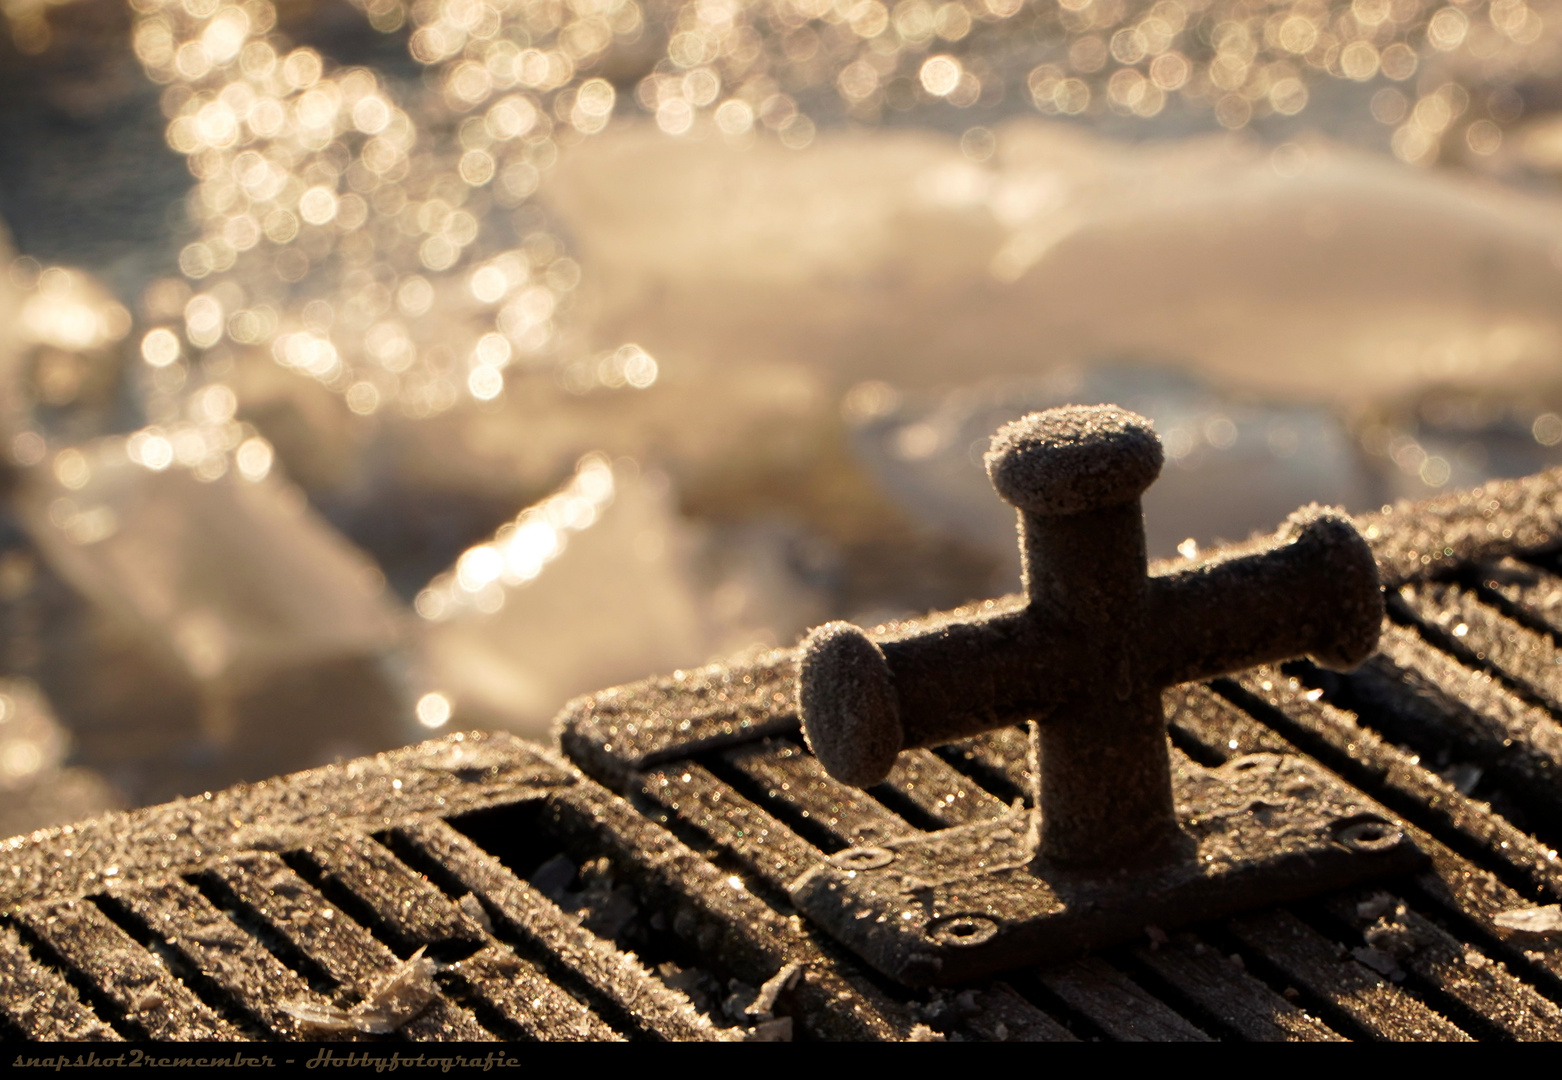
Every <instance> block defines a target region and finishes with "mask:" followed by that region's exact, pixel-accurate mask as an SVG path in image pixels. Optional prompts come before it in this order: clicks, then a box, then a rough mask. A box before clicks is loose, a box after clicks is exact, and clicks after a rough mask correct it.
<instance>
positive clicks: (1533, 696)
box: [1389, 581, 1562, 713]
mask: <svg viewBox="0 0 1562 1080" xmlns="http://www.w3.org/2000/svg"><path fill="white" fill-rule="evenodd" d="M1390 600H1391V603H1390V605H1389V611H1390V613H1391V614H1392V615H1393V616H1394V618H1395V619H1396V620H1397V621H1400V622H1409V623H1411V624H1413V625H1414V626H1415V627H1416V628H1417V629H1418V630H1419V631H1420V632H1421V635H1422V636H1423V637H1425V638H1426V639H1427V640H1428V641H1430V642H1431V643H1432V644H1434V645H1436V646H1437V647H1438V648H1440V649H1442V650H1443V651H1444V652H1446V653H1448V654H1449V655H1451V656H1454V657H1457V658H1458V659H1459V661H1460V662H1461V663H1463V664H1465V665H1466V666H1468V667H1473V668H1476V669H1478V670H1485V671H1488V672H1490V673H1491V674H1492V675H1495V676H1497V677H1498V678H1500V679H1501V680H1502V681H1503V682H1504V683H1506V684H1507V685H1508V686H1509V687H1510V688H1512V689H1513V691H1514V692H1515V693H1517V694H1518V696H1520V697H1522V698H1525V699H1527V700H1529V701H1530V702H1532V703H1533V704H1535V705H1539V706H1541V707H1543V708H1547V709H1550V710H1551V711H1552V712H1553V713H1556V712H1559V711H1562V651H1559V650H1558V648H1557V643H1556V641H1555V640H1554V639H1553V638H1552V636H1551V634H1550V633H1549V632H1536V631H1534V630H1531V629H1530V628H1529V627H1527V626H1524V625H1522V624H1521V623H1519V622H1517V621H1515V620H1513V619H1510V618H1508V617H1507V616H1506V615H1504V614H1502V612H1500V611H1499V610H1497V609H1496V608H1494V607H1492V606H1490V605H1488V604H1485V603H1483V602H1482V601H1481V598H1480V596H1479V595H1478V594H1477V593H1476V592H1475V591H1473V590H1471V589H1468V588H1465V587H1464V586H1463V585H1457V584H1454V583H1451V582H1440V581H1429V582H1423V583H1420V584H1417V585H1406V586H1404V587H1403V588H1401V589H1400V590H1399V592H1398V593H1397V594H1391V596H1390ZM1461 628H1462V629H1461Z"/></svg>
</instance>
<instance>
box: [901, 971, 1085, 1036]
mask: <svg viewBox="0 0 1562 1080" xmlns="http://www.w3.org/2000/svg"><path fill="white" fill-rule="evenodd" d="M944 1007H945V1008H948V1007H949V1006H948V1005H947V1004H945V1006H944ZM954 1008H955V1009H956V1010H957V1011H959V1012H960V1013H962V1014H963V1016H962V1019H961V1020H960V1023H959V1025H958V1027H957V1030H958V1031H959V1033H960V1034H961V1035H964V1036H965V1037H966V1038H968V1039H974V1040H977V1041H980V1042H1078V1041H1079V1040H1078V1039H1077V1038H1076V1037H1075V1035H1074V1033H1073V1032H1071V1031H1069V1029H1068V1028H1066V1027H1064V1026H1063V1025H1062V1024H1060V1023H1058V1021H1056V1020H1054V1019H1053V1018H1052V1017H1051V1016H1050V1015H1048V1014H1047V1013H1045V1012H1043V1011H1042V1010H1041V1009H1038V1008H1037V1007H1036V1006H1035V1005H1033V1004H1031V1003H1030V1002H1029V1001H1026V1000H1025V998H1023V997H1021V996H1020V994H1019V993H1018V992H1017V991H1016V990H1015V989H1014V988H1013V987H1012V986H1010V985H1009V984H1008V983H1003V982H995V983H992V984H991V985H989V986H987V987H984V988H979V989H973V990H968V991H962V992H960V993H958V994H956V995H955V1002H954ZM924 1011H931V1010H924Z"/></svg>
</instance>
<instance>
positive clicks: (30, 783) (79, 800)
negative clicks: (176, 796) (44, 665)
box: [0, 679, 123, 837]
mask: <svg viewBox="0 0 1562 1080" xmlns="http://www.w3.org/2000/svg"><path fill="white" fill-rule="evenodd" d="M69 746H70V736H69V735H68V734H67V732H66V731H65V729H64V728H62V727H61V726H60V723H59V721H58V720H56V719H55V717H54V715H53V713H52V712H51V710H50V709H49V703H48V702H47V701H46V700H44V698H43V695H42V694H40V693H39V692H38V688H37V687H36V686H34V685H33V684H32V683H31V682H30V681H28V680H26V679H0V837H8V836H14V835H16V834H18V833H23V832H31V831H32V830H34V829H42V828H47V827H48V826H50V825H64V824H66V823H68V822H72V821H79V820H81V819H82V818H85V817H90V816H92V815H93V814H98V813H101V812H103V811H105V810H115V809H118V808H119V807H120V806H121V805H123V801H122V799H121V797H120V795H119V793H118V792H116V791H114V789H113V788H112V787H110V786H109V785H108V784H107V783H106V782H105V781H104V780H103V778H102V777H101V776H99V775H97V774H96V773H94V772H92V771H90V770H87V769H81V768H66V767H65V766H64V761H65V755H66V752H67V751H68V749H69Z"/></svg>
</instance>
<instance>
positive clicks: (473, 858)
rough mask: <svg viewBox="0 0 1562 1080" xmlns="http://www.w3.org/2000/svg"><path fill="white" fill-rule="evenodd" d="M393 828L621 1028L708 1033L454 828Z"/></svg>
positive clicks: (670, 1035) (668, 1035)
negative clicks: (439, 866)
mask: <svg viewBox="0 0 1562 1080" xmlns="http://www.w3.org/2000/svg"><path fill="white" fill-rule="evenodd" d="M396 832H397V834H398V835H399V836H400V837H401V838H402V840H403V841H404V842H406V843H408V844H410V845H412V846H414V847H416V848H417V849H419V850H420V851H421V853H422V855H423V857H424V859H425V860H427V861H428V862H434V863H438V864H439V865H441V866H443V867H445V869H446V870H447V872H448V873H449V874H450V876H451V877H452V878H454V879H455V881H457V882H459V883H460V885H461V886H462V887H463V888H464V889H466V890H467V891H469V892H472V893H475V894H476V895H477V896H478V897H479V899H480V900H481V901H482V902H483V904H484V905H485V907H486V908H487V909H488V911H489V912H490V915H491V916H493V915H497V916H498V920H497V921H498V923H502V924H503V925H505V926H506V927H507V928H508V929H509V931H510V932H511V934H513V935H516V936H517V937H518V938H519V939H520V940H521V941H523V942H525V943H527V944H529V945H530V946H531V949H530V950H529V951H531V952H533V953H534V954H540V955H541V956H542V957H543V958H544V961H543V962H544V964H545V967H546V968H547V970H548V972H549V974H550V975H551V976H553V977H554V978H555V979H556V980H559V981H563V982H572V983H575V984H576V985H577V986H578V987H580V988H581V989H582V990H584V991H585V992H586V994H587V995H588V996H589V997H590V998H591V999H592V1000H593V1004H595V1005H596V1006H597V1011H598V1012H599V1013H600V1014H601V1015H602V1016H603V1017H604V1018H605V1019H607V1020H608V1021H609V1022H610V1023H612V1024H613V1025H614V1026H615V1027H617V1028H618V1029H619V1030H621V1031H625V1032H627V1033H632V1034H636V1035H639V1036H641V1037H646V1038H652V1039H660V1040H668V1041H687V1040H701V1039H708V1038H710V1037H711V1036H712V1034H713V1032H712V1029H711V1027H710V1022H709V1020H708V1019H707V1018H705V1017H701V1016H700V1015H699V1014H698V1013H697V1012H696V1011H695V1010H694V1009H693V1007H692V1006H690V1004H689V1003H688V1001H687V999H685V998H684V997H683V995H681V994H678V993H675V992H674V991H672V990H670V989H668V988H667V987H666V986H665V985H663V984H662V983H661V982H660V981H659V980H658V979H656V977H655V976H653V975H651V974H650V973H649V972H647V971H645V969H644V968H642V967H641V966H640V965H639V963H638V962H636V961H634V960H632V959H631V958H629V957H628V956H627V955H626V954H624V953H621V952H619V951H618V950H617V949H615V948H613V947H612V945H610V944H609V943H608V942H605V941H603V940H602V939H601V938H599V937H597V936H596V935H595V934H593V933H591V932H590V931H589V930H587V929H586V928H585V927H583V926H581V925H580V922H579V921H578V920H577V919H575V918H574V917H573V916H570V915H567V914H565V913H564V912H563V911H561V910H559V908H558V906H557V905H555V904H554V903H553V901H551V900H549V899H548V898H547V897H546V896H544V895H543V894H541V893H540V892H538V891H537V890H536V889H534V888H533V887H532V886H531V885H529V884H528V883H527V882H525V881H523V880H522V879H521V878H519V877H517V876H516V875H515V874H513V873H511V872H510V870H509V869H507V868H506V867H505V866H504V864H503V863H501V862H500V861H499V860H498V859H497V858H495V857H494V856H492V855H490V854H489V853H488V852H486V851H484V850H483V849H482V848H480V847H479V846H478V845H477V844H475V843H474V842H473V841H472V840H471V839H469V838H468V837H466V836H464V835H462V834H461V833H460V832H458V831H457V830H456V828H455V827H454V826H452V825H450V824H448V823H446V822H443V821H439V820H437V819H436V820H423V821H417V822H414V823H410V824H408V825H405V826H402V827H400V828H398V829H397V830H396Z"/></svg>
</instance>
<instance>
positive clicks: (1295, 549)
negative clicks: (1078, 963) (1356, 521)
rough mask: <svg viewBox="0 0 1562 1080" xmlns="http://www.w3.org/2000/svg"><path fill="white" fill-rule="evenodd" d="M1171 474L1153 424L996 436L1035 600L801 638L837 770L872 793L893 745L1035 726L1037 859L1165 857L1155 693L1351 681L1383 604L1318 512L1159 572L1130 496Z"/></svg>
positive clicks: (1028, 596) (1165, 761) (1084, 861)
mask: <svg viewBox="0 0 1562 1080" xmlns="http://www.w3.org/2000/svg"><path fill="white" fill-rule="evenodd" d="M1162 461H1163V456H1162V453H1161V445H1160V440H1159V439H1158V438H1157V437H1156V436H1155V433H1154V432H1153V431H1152V430H1151V429H1150V422H1149V421H1147V420H1145V419H1144V418H1143V417H1141V416H1138V415H1136V414H1134V413H1131V412H1128V411H1126V410H1123V409H1118V408H1116V407H1113V406H1107V405H1101V406H1092V407H1086V406H1069V407H1066V408H1061V409H1051V410H1048V411H1046V412H1040V413H1032V414H1031V415H1029V416H1026V417H1024V418H1022V419H1020V420H1017V421H1015V422H1014V423H1011V424H1008V425H1007V426H1005V427H1003V428H1001V429H1000V430H999V431H998V433H997V434H996V435H995V436H994V437H993V442H992V449H991V450H990V451H989V452H988V454H987V457H986V462H987V473H988V476H989V477H990V478H991V479H992V483H993V486H994V487H995V488H996V489H997V491H998V494H999V495H1000V496H1001V497H1002V498H1003V499H1004V500H1005V501H1007V502H1009V503H1011V504H1012V505H1014V506H1015V507H1016V508H1017V509H1018V510H1019V540H1020V549H1021V556H1022V559H1023V565H1024V583H1025V592H1024V595H1023V596H1022V597H1014V598H1010V599H1008V600H1005V601H997V602H992V603H991V604H989V605H980V606H978V607H977V608H974V609H966V610H965V613H964V614H962V613H960V612H956V613H951V614H950V615H947V616H943V617H941V618H937V619H935V621H933V622H932V624H931V625H928V623H927V622H923V623H922V624H921V625H920V626H919V628H918V630H917V631H916V632H914V633H909V634H896V633H894V632H893V631H891V632H889V633H884V634H880V635H876V636H874V637H870V636H869V635H868V634H866V633H865V632H864V631H862V630H861V629H859V628H857V627H855V626H852V625H851V624H850V623H844V622H835V623H827V624H826V625H824V626H821V627H819V628H817V629H815V630H814V631H813V632H812V633H810V634H809V635H808V637H807V639H806V640H805V642H804V646H803V656H802V664H801V669H800V670H801V674H800V685H799V688H798V689H799V693H798V700H799V703H800V712H801V715H802V720H803V727H804V732H805V735H806V737H807V739H808V742H809V745H810V746H811V747H812V749H813V751H814V753H815V755H816V756H817V757H818V759H819V761H820V762H821V763H822V764H823V765H824V767H825V768H826V770H828V771H829V773H830V774H831V775H832V776H834V777H836V778H837V779H839V780H842V781H844V782H846V783H848V784H853V785H856V786H859V787H866V786H868V785H870V784H874V783H877V782H879V781H881V780H883V779H884V778H885V776H886V775H887V774H888V773H889V770H890V767H891V766H892V765H893V764H894V761H895V757H896V755H897V754H899V753H900V752H901V751H902V750H906V749H911V748H913V747H919V746H932V745H936V744H940V743H946V742H949V741H951V740H954V739H960V738H965V737H968V736H971V735H975V734H978V733H980V732H983V731H988V730H991V729H993V728H997V727H1000V726H1004V725H1008V724H1013V723H1016V722H1019V721H1023V720H1029V719H1034V720H1036V721H1038V722H1039V723H1040V731H1041V776H1040V788H1041V818H1042V838H1041V854H1042V855H1043V856H1044V857H1046V858H1047V859H1049V860H1051V861H1052V862H1053V863H1055V864H1058V865H1063V866H1082V867H1083V866H1092V865H1101V864H1108V863H1122V862H1127V861H1131V860H1133V859H1135V858H1139V857H1144V856H1148V855H1151V854H1153V853H1154V852H1155V851H1157V850H1158V849H1160V848H1162V847H1163V846H1164V845H1166V844H1169V843H1170V842H1171V841H1172V840H1173V839H1174V837H1175V836H1176V834H1177V818H1176V815H1175V813H1174V811H1173V806H1172V788H1171V779H1170V761H1169V758H1168V751H1167V740H1166V720H1165V715H1164V713H1163V710H1162V707H1161V691H1162V689H1163V688H1165V687H1168V686H1172V685H1175V684H1177V683H1181V682H1188V681H1192V680H1196V679H1207V678H1212V677H1214V676H1216V675H1221V674H1225V673H1228V672H1232V671H1239V670H1242V669H1244V668H1247V667H1251V666H1253V665H1255V664H1259V663H1265V662H1271V661H1278V660H1282V659H1289V658H1293V657H1298V656H1302V655H1308V656H1310V657H1312V658H1313V659H1314V660H1315V661H1317V662H1318V663H1320V664H1322V665H1324V666H1325V667H1330V668H1340V669H1345V668H1350V667H1354V666H1355V665H1356V664H1359V663H1360V662H1361V661H1362V660H1364V659H1366V657H1367V656H1368V655H1369V654H1370V653H1371V652H1372V650H1373V648H1374V646H1375V645H1376V642H1377V637H1378V627H1379V624H1380V623H1381V622H1382V618H1383V599H1382V594H1381V593H1380V591H1379V589H1378V580H1377V570H1376V567H1375V565H1374V562H1373V557H1372V552H1371V550H1370V549H1369V548H1368V546H1367V543H1366V541H1365V540H1363V539H1362V537H1361V535H1360V534H1359V533H1357V531H1356V529H1355V527H1354V526H1353V525H1352V524H1351V523H1350V521H1349V519H1348V518H1346V517H1345V515H1344V514H1343V513H1342V512H1340V511H1336V510H1331V509H1325V508H1320V507H1317V506H1312V507H1307V508H1304V509H1302V510H1298V511H1297V512H1296V513H1295V514H1293V515H1292V516H1291V517H1290V518H1289V519H1287V521H1286V522H1285V523H1284V524H1283V525H1282V526H1281V528H1280V530H1279V532H1278V533H1277V534H1276V535H1275V536H1274V537H1273V538H1270V539H1267V540H1264V541H1260V542H1254V543H1251V544H1249V545H1247V546H1245V547H1243V548H1239V549H1236V550H1234V551H1227V552H1225V553H1222V554H1221V555H1220V556H1219V557H1218V558H1216V559H1213V560H1209V561H1205V562H1194V563H1189V564H1188V565H1185V566H1182V567H1179V568H1177V569H1176V570H1175V571H1174V572H1171V573H1167V574H1163V575H1159V576H1154V577H1152V576H1149V574H1148V568H1147V563H1146V557H1145V540H1144V520H1143V515H1142V512H1141V510H1140V505H1139V497H1140V495H1141V494H1143V492H1144V491H1145V489H1146V488H1148V487H1149V486H1150V484H1151V483H1153V482H1154V480H1155V478H1156V477H1157V476H1158V475H1160V470H1161V464H1162Z"/></svg>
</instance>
